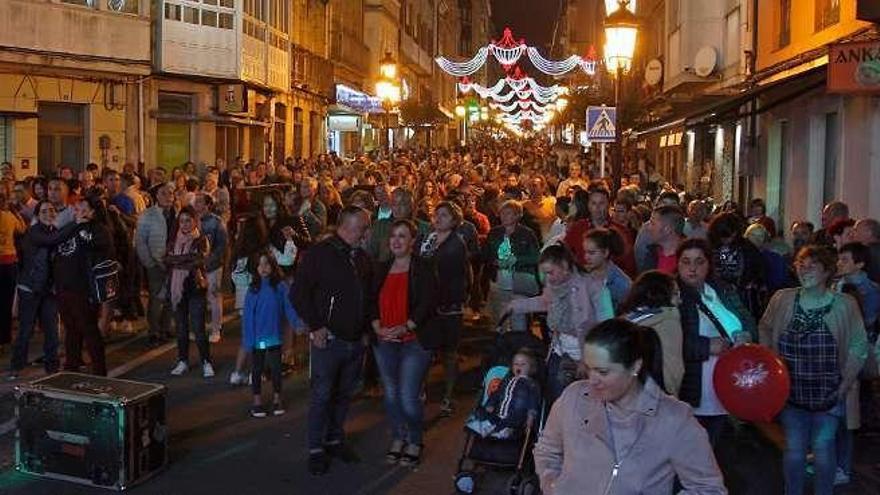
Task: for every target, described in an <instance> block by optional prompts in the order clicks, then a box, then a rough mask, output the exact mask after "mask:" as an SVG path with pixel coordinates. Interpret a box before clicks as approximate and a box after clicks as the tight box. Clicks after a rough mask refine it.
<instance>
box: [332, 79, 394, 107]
mask: <svg viewBox="0 0 880 495" xmlns="http://www.w3.org/2000/svg"><path fill="white" fill-rule="evenodd" d="M336 103H337V104H339V105H345V106H347V107H349V108H352V109H354V110H357V111H359V112H364V113H382V112H384V110H383V109H382V102H381V101H380V100H379V98H376V97H375V96H370V95H368V94H366V93H363V92H361V91H358V90H356V89H354V88H351V87H349V86H346V85H344V84H337V85H336Z"/></svg>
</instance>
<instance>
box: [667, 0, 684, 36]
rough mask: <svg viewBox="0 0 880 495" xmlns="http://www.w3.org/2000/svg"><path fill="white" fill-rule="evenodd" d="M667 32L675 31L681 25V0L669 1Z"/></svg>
mask: <svg viewBox="0 0 880 495" xmlns="http://www.w3.org/2000/svg"><path fill="white" fill-rule="evenodd" d="M667 12H668V14H669V20H668V24H669V31H670V32H671V31H675V30H676V29H678V27H679V26H680V25H681V0H669V10H668V11H667Z"/></svg>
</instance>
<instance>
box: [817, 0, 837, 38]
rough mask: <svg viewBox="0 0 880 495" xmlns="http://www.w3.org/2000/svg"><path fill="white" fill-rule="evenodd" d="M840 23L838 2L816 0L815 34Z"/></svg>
mask: <svg viewBox="0 0 880 495" xmlns="http://www.w3.org/2000/svg"><path fill="white" fill-rule="evenodd" d="M838 22H840V0H816V32H819V31H821V30H823V29H825V28H827V27H828V26H833V25H834V24H837V23H838Z"/></svg>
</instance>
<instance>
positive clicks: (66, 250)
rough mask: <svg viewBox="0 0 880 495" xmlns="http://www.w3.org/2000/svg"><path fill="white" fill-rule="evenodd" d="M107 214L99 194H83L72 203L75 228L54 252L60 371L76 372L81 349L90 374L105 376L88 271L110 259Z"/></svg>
mask: <svg viewBox="0 0 880 495" xmlns="http://www.w3.org/2000/svg"><path fill="white" fill-rule="evenodd" d="M106 216H107V212H106V210H105V208H104V201H103V199H102V198H101V196H100V195H99V194H91V193H89V194H86V195H85V196H84V197H83V198H82V199H80V200H79V202H78V203H76V222H77V224H78V227H77V229H76V232H75V233H74V234H73V236H72V237H70V238H69V239H67V240H66V241H65V242H63V243H61V244H60V245H59V246H58V248H57V249H56V250H55V261H54V270H53V280H54V281H55V289H56V290H57V292H58V302H59V308H60V313H61V321H62V323H64V330H65V333H64V348H65V361H64V369H65V370H67V371H79V368H80V366H82V365H83V361H82V346H83V344H85V346H86V350H87V351H88V353H89V358H90V359H91V366H92V373H93V374H95V375H101V376H103V375H106V374H107V363H106V359H105V355H104V338H103V337H102V336H101V332H100V331H99V330H98V312H99V310H100V303H99V301H98V299H97V297H96V294H95V292H94V289H93V288H92V287H91V284H90V280H91V278H92V268H93V267H94V266H95V265H96V264H97V263H99V262H101V261H104V260H109V259H113V258H114V255H115V253H114V250H113V239H112V237H111V235H110V231H109V230H108V229H107V227H106Z"/></svg>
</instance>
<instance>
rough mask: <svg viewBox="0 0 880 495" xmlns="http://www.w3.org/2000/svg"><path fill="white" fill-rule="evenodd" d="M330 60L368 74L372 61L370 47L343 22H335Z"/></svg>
mask: <svg viewBox="0 0 880 495" xmlns="http://www.w3.org/2000/svg"><path fill="white" fill-rule="evenodd" d="M330 61H331V62H333V63H335V64H341V65H344V66H347V67H348V68H350V69H352V70H354V71H356V72H358V73H360V74H363V75H366V73H367V70H368V68H369V62H370V49H369V48H367V45H365V44H364V43H363V42H362V41H359V40H358V35H357V33H355V32H354V31H352V30H350V29H349V28H346V27H345V26H343V25H342V24H341V23H333V26H332V28H331V29H330Z"/></svg>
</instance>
